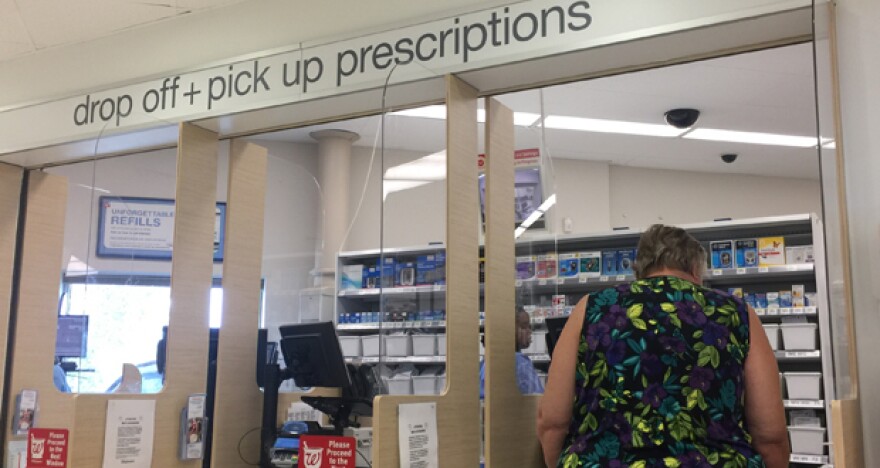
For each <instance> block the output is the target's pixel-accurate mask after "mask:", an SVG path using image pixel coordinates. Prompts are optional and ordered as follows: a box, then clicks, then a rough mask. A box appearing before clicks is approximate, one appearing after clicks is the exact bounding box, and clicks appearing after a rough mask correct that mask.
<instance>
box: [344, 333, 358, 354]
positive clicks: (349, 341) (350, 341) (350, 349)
mask: <svg viewBox="0 0 880 468" xmlns="http://www.w3.org/2000/svg"><path fill="white" fill-rule="evenodd" d="M339 347H340V348H342V355H343V356H345V357H361V337H359V336H340V337H339Z"/></svg>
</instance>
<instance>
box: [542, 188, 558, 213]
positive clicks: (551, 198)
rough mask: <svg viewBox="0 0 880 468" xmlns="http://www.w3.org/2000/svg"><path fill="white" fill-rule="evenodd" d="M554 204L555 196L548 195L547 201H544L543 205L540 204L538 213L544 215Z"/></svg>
mask: <svg viewBox="0 0 880 468" xmlns="http://www.w3.org/2000/svg"><path fill="white" fill-rule="evenodd" d="M555 204H556V194H555V193H554V194H553V195H550V196H549V197H547V199H546V200H544V203H541V206H539V207H538V211H540V212H542V213H546V212H547V210H549V209H550V207H552V206H553V205H555Z"/></svg>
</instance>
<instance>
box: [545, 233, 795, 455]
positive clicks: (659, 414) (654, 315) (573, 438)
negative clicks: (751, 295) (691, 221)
mask: <svg viewBox="0 0 880 468" xmlns="http://www.w3.org/2000/svg"><path fill="white" fill-rule="evenodd" d="M705 265H706V252H705V250H704V249H703V247H702V246H701V245H700V243H699V242H698V241H697V240H696V239H694V238H693V237H692V236H690V235H689V234H688V233H687V232H685V231H684V230H682V229H679V228H675V227H670V226H663V225H654V226H651V228H649V229H648V230H647V231H646V232H645V233H644V234H643V235H642V237H641V239H640V240H639V245H638V252H637V254H636V261H635V268H634V271H635V275H636V280H635V281H633V282H632V283H627V284H621V285H618V286H616V287H612V288H607V289H604V290H602V291H599V292H597V293H595V294H591V295H589V296H587V297H584V298H583V299H581V301H580V302H579V303H578V305H577V306H576V307H575V309H574V311H573V312H572V314H571V317H569V319H568V322H567V323H566V325H565V329H564V330H563V332H562V335H561V337H560V339H559V342H558V343H557V345H556V348H555V350H554V352H553V360H552V366H551V367H550V373H549V376H548V380H547V387H546V389H545V393H544V397H543V398H542V401H541V405H540V409H539V414H538V436H539V438H540V440H541V446H542V448H543V450H544V459H545V462H546V463H547V466H559V467H565V468H568V467H578V466H589V467H624V466H627V467H637V468H650V467H664V468H669V467H682V468H684V467H713V466H719V467H725V468H732V467H748V468H751V467H768V468H781V467H786V466H788V457H789V446H788V434H787V432H786V427H785V413H784V410H783V406H782V395H781V392H780V388H779V375H778V372H779V369H778V367H777V365H776V359H775V357H774V355H773V351H772V350H771V348H770V344H769V342H768V340H767V336H766V335H765V334H764V331H763V328H762V327H761V322H760V320H759V319H758V317H757V316H756V315H755V312H754V310H752V309H751V308H750V307H748V306H747V305H745V304H744V303H743V302H742V300H740V299H738V298H736V297H734V296H731V295H729V294H726V293H724V292H721V291H716V290H712V289H709V288H706V287H703V286H702V281H701V278H702V276H703V272H704V269H705Z"/></svg>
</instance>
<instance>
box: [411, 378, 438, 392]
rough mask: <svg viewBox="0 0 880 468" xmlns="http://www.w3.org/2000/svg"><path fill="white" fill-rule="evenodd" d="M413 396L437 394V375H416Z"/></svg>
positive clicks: (413, 382)
mask: <svg viewBox="0 0 880 468" xmlns="http://www.w3.org/2000/svg"><path fill="white" fill-rule="evenodd" d="M412 386H413V395H433V394H435V393H436V392H437V376H436V375H414V376H413V377H412Z"/></svg>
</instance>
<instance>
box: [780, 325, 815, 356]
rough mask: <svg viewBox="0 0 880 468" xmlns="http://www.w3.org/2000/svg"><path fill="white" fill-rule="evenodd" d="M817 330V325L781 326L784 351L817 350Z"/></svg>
mask: <svg viewBox="0 0 880 468" xmlns="http://www.w3.org/2000/svg"><path fill="white" fill-rule="evenodd" d="M816 328H817V326H816V324H815V323H783V324H782V325H780V326H779V329H780V330H782V345H783V349H786V350H793V351H813V350H815V349H816Z"/></svg>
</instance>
